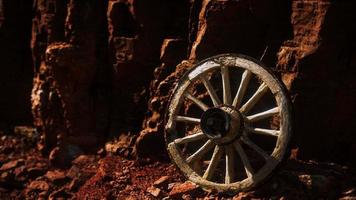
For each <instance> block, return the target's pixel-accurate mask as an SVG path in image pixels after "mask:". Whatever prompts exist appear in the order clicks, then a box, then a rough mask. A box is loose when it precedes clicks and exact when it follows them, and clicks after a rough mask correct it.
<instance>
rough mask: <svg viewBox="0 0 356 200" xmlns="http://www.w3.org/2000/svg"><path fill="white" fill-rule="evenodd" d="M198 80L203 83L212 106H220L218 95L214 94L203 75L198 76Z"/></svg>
mask: <svg viewBox="0 0 356 200" xmlns="http://www.w3.org/2000/svg"><path fill="white" fill-rule="evenodd" d="M200 80H201V81H202V82H203V84H204V86H205V88H206V90H207V91H208V93H209V96H210V98H211V100H212V101H213V104H214V106H217V105H220V104H221V101H220V99H219V97H218V95H217V94H216V92H215V90H214V88H213V86H212V85H211V83H210V81H209V80H208V79H207V78H206V77H205V76H204V75H202V76H200Z"/></svg>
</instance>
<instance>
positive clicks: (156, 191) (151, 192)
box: [147, 186, 161, 197]
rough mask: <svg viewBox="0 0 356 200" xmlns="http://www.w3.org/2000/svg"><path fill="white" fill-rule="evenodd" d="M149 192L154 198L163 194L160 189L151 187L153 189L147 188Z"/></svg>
mask: <svg viewBox="0 0 356 200" xmlns="http://www.w3.org/2000/svg"><path fill="white" fill-rule="evenodd" d="M147 192H149V193H150V194H152V195H153V196H154V197H158V196H159V194H160V193H161V190H160V189H159V188H156V187H154V186H151V187H149V188H147Z"/></svg>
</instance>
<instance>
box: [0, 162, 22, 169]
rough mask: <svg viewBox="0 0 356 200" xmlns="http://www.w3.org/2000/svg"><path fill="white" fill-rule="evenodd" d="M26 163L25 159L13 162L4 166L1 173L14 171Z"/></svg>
mask: <svg viewBox="0 0 356 200" xmlns="http://www.w3.org/2000/svg"><path fill="white" fill-rule="evenodd" d="M24 163H25V161H24V160H23V159H18V160H13V161H10V162H7V163H5V164H3V165H2V166H1V168H0V171H5V170H10V169H13V168H15V167H17V166H19V165H23V164H24Z"/></svg>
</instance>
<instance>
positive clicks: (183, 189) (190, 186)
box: [169, 182, 198, 198]
mask: <svg viewBox="0 0 356 200" xmlns="http://www.w3.org/2000/svg"><path fill="white" fill-rule="evenodd" d="M197 188H198V186H197V185H195V184H194V183H191V182H185V183H182V184H176V185H174V186H173V188H172V190H171V191H170V192H169V196H170V197H172V198H177V197H181V196H182V195H183V194H193V193H194V192H196V190H197Z"/></svg>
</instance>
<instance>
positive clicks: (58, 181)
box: [44, 170, 67, 185]
mask: <svg viewBox="0 0 356 200" xmlns="http://www.w3.org/2000/svg"><path fill="white" fill-rule="evenodd" d="M44 176H45V177H46V178H47V179H48V180H50V181H51V182H53V183H54V184H55V185H62V184H64V183H65V182H67V177H66V175H65V173H64V172H63V171H59V170H54V171H48V172H47V173H46V174H45V175H44Z"/></svg>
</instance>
